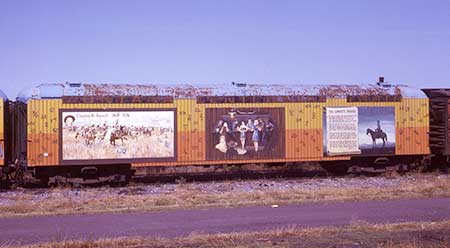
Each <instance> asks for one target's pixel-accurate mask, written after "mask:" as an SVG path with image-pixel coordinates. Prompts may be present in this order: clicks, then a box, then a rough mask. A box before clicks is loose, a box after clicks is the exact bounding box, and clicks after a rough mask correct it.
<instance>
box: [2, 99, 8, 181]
mask: <svg viewBox="0 0 450 248" xmlns="http://www.w3.org/2000/svg"><path fill="white" fill-rule="evenodd" d="M7 101H8V98H7V97H6V95H5V94H4V93H3V92H2V91H1V90H0V167H4V166H5V164H6V162H5V161H6V158H5V154H6V151H5V136H6V133H5V118H7V116H6V111H5V107H6V106H7V104H5V102H7ZM1 171H2V170H0V176H1Z"/></svg>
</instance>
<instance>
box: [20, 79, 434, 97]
mask: <svg viewBox="0 0 450 248" xmlns="http://www.w3.org/2000/svg"><path fill="white" fill-rule="evenodd" d="M293 95H300V96H325V97H330V98H331V97H333V98H343V97H347V96H363V95H397V96H398V95H399V96H402V97H408V98H426V96H425V94H424V93H423V92H422V91H420V90H419V89H416V88H413V87H409V86H407V85H390V84H386V85H378V84H353V85H345V84H323V85H308V84H306V85H301V84H263V83H259V84H258V83H247V84H243V83H225V84H224V83H211V84H205V83H203V84H91V83H62V84H61V83H53V84H38V85H36V86H34V87H32V88H28V89H26V90H24V91H22V92H21V93H20V94H19V96H18V99H19V100H24V101H26V100H28V99H41V98H61V97H63V96H173V97H175V98H195V97H197V96H293Z"/></svg>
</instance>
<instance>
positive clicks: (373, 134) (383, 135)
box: [366, 120, 387, 148]
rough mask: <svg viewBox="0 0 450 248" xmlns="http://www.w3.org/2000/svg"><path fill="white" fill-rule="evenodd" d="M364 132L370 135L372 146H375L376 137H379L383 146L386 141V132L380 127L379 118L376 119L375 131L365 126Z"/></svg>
mask: <svg viewBox="0 0 450 248" xmlns="http://www.w3.org/2000/svg"><path fill="white" fill-rule="evenodd" d="M366 134H367V135H370V136H371V137H372V141H373V148H375V146H376V144H377V142H376V140H377V139H381V141H382V142H383V147H385V145H386V142H387V134H386V133H385V132H383V130H382V129H381V125H380V120H377V128H376V129H375V131H374V130H372V129H370V128H367V130H366Z"/></svg>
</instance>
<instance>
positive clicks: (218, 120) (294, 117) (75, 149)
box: [16, 80, 430, 182]
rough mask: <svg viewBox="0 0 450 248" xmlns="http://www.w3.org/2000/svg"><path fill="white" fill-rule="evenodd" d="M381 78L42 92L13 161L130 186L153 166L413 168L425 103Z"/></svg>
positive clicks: (28, 99)
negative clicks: (353, 81)
mask: <svg viewBox="0 0 450 248" xmlns="http://www.w3.org/2000/svg"><path fill="white" fill-rule="evenodd" d="M382 81H383V80H380V82H378V83H376V84H372V85H303V86H302V85H282V84H278V85H277V84H272V85H267V84H243V83H232V84H229V85H228V84H227V85H224V84H211V85H191V84H187V85H178V84H177V85H154V84H145V85H125V84H122V85H117V84H89V83H64V84H42V85H39V86H37V87H34V88H32V89H30V90H29V91H27V93H26V94H22V95H21V96H20V97H19V98H18V100H19V101H18V102H17V103H16V108H17V109H21V112H23V113H26V114H24V115H23V116H20V114H17V116H18V117H17V119H18V122H19V123H23V125H22V127H18V128H20V129H23V130H26V135H25V136H26V137H23V138H21V139H19V140H20V141H19V143H20V144H18V145H17V149H18V150H20V151H19V152H18V154H21V155H20V156H21V157H20V158H19V159H18V160H19V161H22V162H23V163H26V167H27V168H28V171H31V172H32V173H33V176H35V177H37V178H39V179H41V180H43V181H47V182H48V181H52V180H53V181H54V180H58V179H59V180H67V178H74V177H83V180H89V179H92V180H93V181H99V180H100V181H101V180H126V179H128V178H129V177H130V176H131V175H132V171H133V170H132V169H133V168H150V167H171V166H178V167H180V166H193V165H204V166H210V165H230V164H249V163H252V164H271V163H289V162H290V163H299V162H308V161H316V162H323V163H324V164H328V165H332V166H342V165H338V164H337V163H334V162H339V161H345V162H348V163H347V164H349V163H350V164H351V163H352V161H356V162H358V163H361V162H364V163H369V164H380V165H387V164H391V163H398V161H401V163H415V162H417V161H419V160H420V159H422V158H423V157H424V156H426V155H429V154H430V149H429V139H428V132H429V129H430V126H429V110H428V107H429V103H428V99H427V97H426V95H425V94H424V93H423V92H422V91H420V90H418V89H414V88H410V87H408V86H405V85H391V84H388V83H385V82H382ZM16 113H17V111H16ZM17 126H20V125H17ZM17 132H19V131H17ZM86 178H87V179H86Z"/></svg>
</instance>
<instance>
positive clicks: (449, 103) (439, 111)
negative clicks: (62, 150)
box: [423, 89, 450, 167]
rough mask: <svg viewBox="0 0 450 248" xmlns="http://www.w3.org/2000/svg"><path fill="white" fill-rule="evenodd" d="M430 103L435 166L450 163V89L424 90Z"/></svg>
mask: <svg viewBox="0 0 450 248" xmlns="http://www.w3.org/2000/svg"><path fill="white" fill-rule="evenodd" d="M423 91H424V92H425V93H426V95H427V96H428V98H429V101H430V108H429V110H430V133H429V136H430V150H431V151H430V152H431V154H432V155H433V158H432V159H433V164H435V165H438V166H439V167H443V166H446V165H448V164H449V163H450V159H449V157H450V136H449V135H450V89H423Z"/></svg>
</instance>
